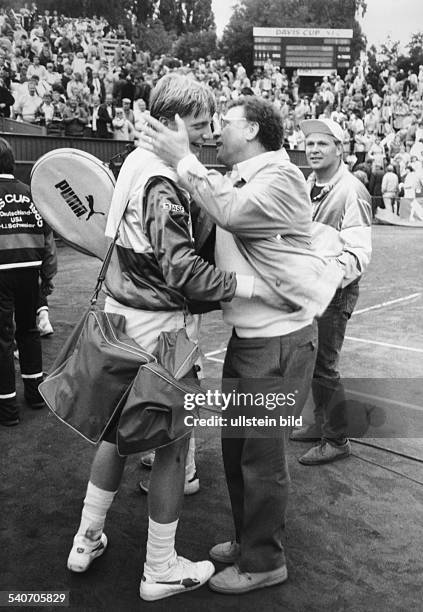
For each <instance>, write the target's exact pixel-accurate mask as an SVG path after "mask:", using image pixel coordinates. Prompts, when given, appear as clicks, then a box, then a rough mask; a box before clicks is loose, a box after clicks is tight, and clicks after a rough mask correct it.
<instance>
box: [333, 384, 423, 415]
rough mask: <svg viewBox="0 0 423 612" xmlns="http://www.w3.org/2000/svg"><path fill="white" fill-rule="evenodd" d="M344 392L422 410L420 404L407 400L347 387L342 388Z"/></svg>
mask: <svg viewBox="0 0 423 612" xmlns="http://www.w3.org/2000/svg"><path fill="white" fill-rule="evenodd" d="M344 390H345V392H346V393H349V394H350V395H357V396H358V397H363V398H364V399H368V400H373V401H382V402H385V403H386V404H392V405H393V406H400V407H401V408H411V409H412V410H420V411H421V410H423V408H422V406H418V405H417V404H409V403H408V402H401V401H398V400H393V399H390V398H388V397H381V396H380V395H373V394H371V393H364V392H363V391H355V390H354V389H349V388H348V387H345V388H344Z"/></svg>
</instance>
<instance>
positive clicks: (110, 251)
mask: <svg viewBox="0 0 423 612" xmlns="http://www.w3.org/2000/svg"><path fill="white" fill-rule="evenodd" d="M128 204H129V200H128V201H127V202H126V205H125V208H124V209H123V211H122V215H121V217H120V219H119V223H118V226H117V229H116V234H115V236H114V238H113V240H112V242H111V243H110V246H109V248H108V249H107V253H106V256H105V257H104V259H103V263H102V266H101V268H100V272H99V274H98V276H97V282H96V286H95V289H94V293H93V295H92V297H91V300H90V304H91V307H92V308H93V307H94V306H95V305H96V303H97V300H98V296H99V294H100V291H101V288H102V286H103V282H104V279H105V278H106V273H107V269H108V267H109V264H110V260H111V259H112V254H113V250H114V248H115V245H116V242H117V239H118V238H119V228H120V224H121V223H122V219H123V215H124V214H125V211H126V209H127V208H128Z"/></svg>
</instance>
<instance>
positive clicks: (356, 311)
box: [352, 293, 422, 317]
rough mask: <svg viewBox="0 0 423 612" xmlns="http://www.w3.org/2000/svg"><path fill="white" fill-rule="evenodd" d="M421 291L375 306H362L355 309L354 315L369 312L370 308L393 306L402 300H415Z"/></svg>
mask: <svg viewBox="0 0 423 612" xmlns="http://www.w3.org/2000/svg"><path fill="white" fill-rule="evenodd" d="M421 295H422V294H421V293H412V294H411V295H406V296H405V297H402V298H397V299H396V300H389V301H388V302H381V303H380V304H375V305H374V306H368V307H367V308H361V310H355V311H354V312H353V313H352V316H353V317H354V316H355V315H358V314H362V313H363V312H369V311H370V310H378V309H379V308H385V307H386V306H391V305H392V304H399V303H400V302H406V301H408V300H415V299H417V298H418V297H420V296H421Z"/></svg>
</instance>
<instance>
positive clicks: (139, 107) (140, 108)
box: [134, 98, 147, 132]
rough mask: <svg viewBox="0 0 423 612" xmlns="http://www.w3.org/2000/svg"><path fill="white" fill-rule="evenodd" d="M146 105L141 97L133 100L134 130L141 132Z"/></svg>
mask: <svg viewBox="0 0 423 612" xmlns="http://www.w3.org/2000/svg"><path fill="white" fill-rule="evenodd" d="M146 110H147V105H146V103H145V102H144V100H143V99H142V98H139V99H138V100H135V103H134V127H135V131H136V132H141V130H142V127H143V125H144V122H145V113H146Z"/></svg>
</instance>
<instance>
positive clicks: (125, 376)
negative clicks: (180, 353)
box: [39, 305, 156, 444]
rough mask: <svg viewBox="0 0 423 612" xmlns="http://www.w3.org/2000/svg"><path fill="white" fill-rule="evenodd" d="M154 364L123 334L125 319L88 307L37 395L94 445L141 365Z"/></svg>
mask: <svg viewBox="0 0 423 612" xmlns="http://www.w3.org/2000/svg"><path fill="white" fill-rule="evenodd" d="M154 361H156V359H155V357H154V356H153V355H151V354H150V353H148V352H147V351H145V350H144V349H142V348H141V347H140V346H139V345H138V344H137V343H136V342H135V341H134V340H132V339H131V338H129V336H127V335H126V334H125V317H123V316H122V315H119V314H114V313H113V314H112V313H107V312H104V311H102V310H99V309H98V308H97V307H96V306H95V305H92V306H91V307H90V309H89V310H88V311H87V312H86V313H85V314H84V316H83V318H82V319H81V321H80V322H79V323H78V324H77V325H76V327H75V328H74V330H73V332H72V334H71V336H70V337H69V338H68V340H67V342H66V344H65V345H64V347H63V348H62V350H61V351H60V353H59V355H58V356H57V358H56V361H55V363H54V365H53V370H52V372H51V374H50V375H49V376H48V377H47V378H46V380H45V381H44V382H42V383H41V384H40V385H39V391H40V393H41V395H42V397H43V398H44V400H45V402H46V404H47V406H48V407H49V408H50V410H51V411H52V412H53V413H54V414H55V415H56V416H57V417H58V418H59V419H60V420H61V421H63V422H64V423H66V424H67V425H68V426H69V427H71V428H72V429H73V430H75V431H76V432H77V433H79V434H80V435H81V436H82V437H83V438H85V439H86V440H88V441H89V442H92V443H93V444H96V443H98V442H99V440H100V439H101V437H102V435H103V433H104V431H105V429H106V428H107V426H108V424H109V423H110V421H111V420H112V418H113V416H114V415H115V413H116V410H117V408H118V405H119V402H120V400H121V399H122V397H123V396H124V394H125V392H126V391H127V389H128V387H129V386H130V384H131V383H132V381H133V380H134V378H135V376H136V374H137V371H138V368H139V367H140V365H142V364H146V363H148V362H154Z"/></svg>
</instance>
